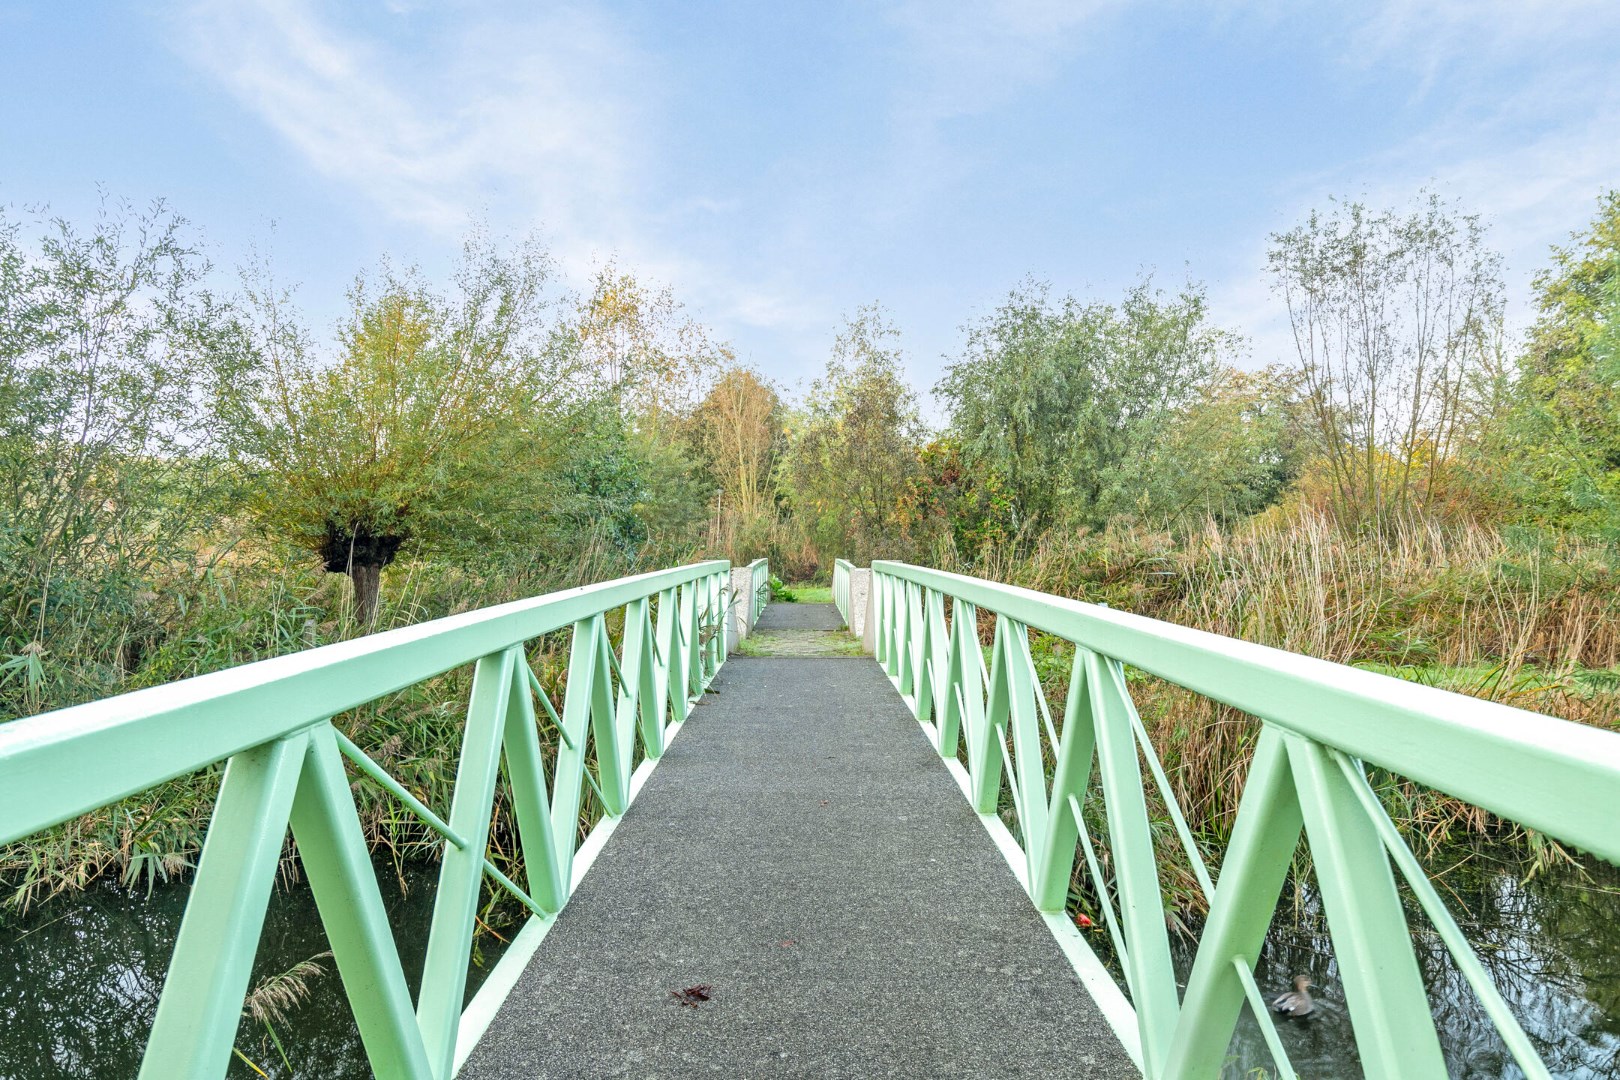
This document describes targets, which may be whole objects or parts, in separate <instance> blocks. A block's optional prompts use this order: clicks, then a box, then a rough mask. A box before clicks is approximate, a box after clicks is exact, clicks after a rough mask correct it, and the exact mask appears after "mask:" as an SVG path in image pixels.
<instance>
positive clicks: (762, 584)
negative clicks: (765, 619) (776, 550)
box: [748, 559, 771, 629]
mask: <svg viewBox="0 0 1620 1080" xmlns="http://www.w3.org/2000/svg"><path fill="white" fill-rule="evenodd" d="M748 583H749V585H748V587H749V590H750V591H749V596H751V597H752V598H753V601H752V603H753V606H752V608H751V610H752V612H753V614H752V615H750V616H749V618H748V626H749V628H750V629H752V628H753V625H754V622H755V620H757V619H758V618H759V617H760V616H761V615H762V614H764V612H765V605H766V604H769V603H770V602H771V564H770V562H769V560H766V559H755V560H754V561H753V562H751V563H749V564H748Z"/></svg>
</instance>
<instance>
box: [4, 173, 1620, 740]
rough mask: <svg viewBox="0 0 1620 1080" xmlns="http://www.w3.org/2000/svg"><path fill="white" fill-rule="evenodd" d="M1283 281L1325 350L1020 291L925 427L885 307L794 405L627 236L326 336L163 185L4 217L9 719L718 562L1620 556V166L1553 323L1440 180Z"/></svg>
mask: <svg viewBox="0 0 1620 1080" xmlns="http://www.w3.org/2000/svg"><path fill="white" fill-rule="evenodd" d="M1268 270H1269V274H1270V278H1271V282H1272V284H1273V287H1274V293H1275V297H1276V303H1277V305H1278V309H1279V311H1280V312H1286V314H1287V317H1288V320H1289V325H1290V326H1291V327H1292V330H1293V338H1294V341H1295V344H1296V355H1294V356H1292V357H1288V358H1285V359H1283V360H1281V361H1280V362H1278V363H1275V364H1272V365H1270V366H1267V367H1264V368H1261V369H1258V370H1252V369H1245V367H1244V366H1243V361H1244V355H1243V348H1244V345H1243V340H1242V338H1241V336H1240V335H1241V329H1242V328H1241V327H1234V326H1229V325H1225V324H1223V322H1222V320H1221V317H1220V312H1218V311H1212V310H1211V308H1210V305H1209V302H1208V299H1207V297H1206V295H1205V293H1204V290H1203V289H1202V287H1201V286H1199V285H1196V284H1188V285H1186V286H1184V287H1182V288H1180V289H1179V290H1176V291H1168V292H1167V291H1165V290H1163V289H1161V288H1158V287H1156V286H1155V284H1154V283H1153V281H1152V279H1151V278H1148V277H1145V278H1143V279H1142V280H1140V281H1138V282H1137V283H1136V284H1134V285H1132V286H1131V287H1129V288H1128V289H1126V291H1125V292H1124V294H1123V295H1122V296H1120V297H1119V298H1118V299H1116V300H1099V299H1087V298H1078V297H1075V296H1069V295H1060V294H1057V293H1055V292H1054V290H1052V289H1051V288H1050V286H1048V285H1047V284H1045V283H1043V282H1041V281H1038V280H1035V279H1026V280H1024V281H1021V282H1018V283H1016V284H1014V285H1013V286H1012V287H1011V288H1010V290H1009V291H1008V292H1007V294H1006V295H1005V296H1004V297H1003V298H1002V299H1001V301H1000V302H999V303H998V304H996V305H995V306H994V308H993V309H992V310H990V311H989V313H988V314H986V315H984V316H983V317H981V318H979V319H977V320H975V321H972V322H970V323H968V324H967V325H966V326H964V327H963V328H962V333H963V336H962V340H961V345H960V347H959V349H958V350H957V352H956V354H955V356H954V357H952V358H951V360H950V363H949V364H948V365H947V367H946V369H945V371H944V374H943V376H942V378H941V379H940V380H939V382H938V384H937V385H936V386H934V387H931V388H928V389H929V390H931V391H932V392H933V394H934V395H935V397H936V399H937V400H938V401H939V403H940V405H941V408H942V410H943V413H944V416H945V419H944V422H943V423H942V424H941V425H940V426H939V427H938V428H937V429H933V428H930V427H929V426H928V425H926V424H925V423H924V422H923V420H922V418H921V413H920V410H919V407H918V393H919V390H918V388H916V387H913V386H911V385H909V384H908V383H907V381H906V378H905V376H904V367H903V342H902V339H901V335H900V334H899V332H898V331H897V330H896V329H895V327H894V326H893V324H892V323H891V322H890V321H889V319H888V317H887V316H886V315H885V313H884V311H883V309H882V308H881V306H879V305H877V304H872V305H869V306H866V307H862V308H860V309H859V310H857V311H855V312H853V313H851V314H850V315H849V316H848V317H847V318H846V319H845V320H844V322H843V324H842V326H841V327H840V328H839V329H838V331H837V334H836V337H835V338H834V340H833V342H832V345H831V348H830V351H829V355H828V359H827V363H826V366H825V369H824V370H823V371H822V372H821V373H820V375H819V376H818V377H817V378H815V379H814V381H813V382H811V383H810V384H809V388H808V391H807V392H806V393H805V394H804V395H803V397H802V399H799V400H795V399H792V398H790V397H789V396H787V394H786V392H785V391H784V390H783V388H782V387H780V386H778V385H776V384H774V383H773V382H772V381H771V380H770V379H768V378H767V377H765V376H764V375H763V374H761V373H760V372H759V371H758V370H757V369H755V368H753V367H751V366H749V365H747V364H744V363H740V362H739V361H738V360H737V359H736V358H735V356H734V354H733V352H732V350H731V349H730V348H729V347H728V346H727V345H726V344H725V343H724V342H721V341H719V340H717V339H716V338H715V336H714V335H713V334H712V333H711V332H710V331H709V330H708V329H707V328H705V327H704V326H702V325H701V324H700V323H699V322H698V321H696V320H695V319H694V318H693V317H691V315H690V314H689V313H688V312H687V311H686V309H685V308H684V307H683V306H682V304H681V303H680V301H679V300H678V298H677V297H676V296H675V295H674V293H673V291H672V290H671V289H669V288H667V287H661V286H658V285H655V284H653V283H650V282H648V281H647V280H645V279H643V278H642V277H640V276H638V275H637V274H636V273H635V272H634V271H633V270H631V269H628V268H622V267H620V266H619V265H617V264H616V263H613V262H608V263H606V264H604V265H601V266H599V267H598V268H597V269H596V271H595V273H594V275H593V276H592V278H591V280H590V281H589V282H588V283H587V286H586V287H585V289H584V290H582V291H580V292H571V291H569V290H568V289H566V288H565V287H564V286H563V284H562V283H561V281H560V275H559V272H558V269H557V267H556V264H555V262H554V261H553V259H552V257H551V256H550V254H549V253H548V252H547V251H546V250H545V249H544V248H543V247H542V246H541V245H540V244H538V243H537V242H535V241H524V242H518V243H500V242H497V241H495V240H494V239H492V238H491V237H490V236H489V235H488V234H487V233H485V232H483V231H474V232H473V233H472V234H471V235H470V236H469V237H468V238H467V241H466V243H465V245H464V248H463V251H462V255H461V258H460V260H459V262H458V264H457V266H456V268H455V270H454V271H453V272H452V273H451V274H450V275H449V276H448V277H447V279H445V280H442V281H441V280H434V279H431V278H430V277H428V276H427V275H425V274H423V273H422V272H421V271H419V270H417V269H414V268H410V267H401V266H399V265H396V264H392V263H388V262H385V263H383V264H382V265H380V266H378V267H375V268H371V269H367V270H365V271H363V272H361V273H359V274H358V275H357V277H356V278H355V281H354V284H353V285H352V287H351V288H350V290H349V293H348V297H347V305H346V309H347V314H346V315H345V317H344V318H343V320H342V321H341V324H340V326H338V327H337V328H336V329H335V331H334V332H332V333H331V334H328V335H324V336H323V335H320V334H318V333H317V332H316V331H315V330H314V329H313V328H312V327H311V326H310V324H309V322H308V320H307V319H306V318H305V317H304V316H303V315H302V314H301V313H300V312H299V310H298V308H297V306H296V304H295V303H294V295H293V292H292V291H291V290H289V289H287V288H286V287H284V286H282V285H280V284H278V283H277V282H276V280H275V278H274V276H273V274H272V273H271V270H270V268H269V267H267V266H264V265H262V264H255V265H250V266H248V267H246V268H245V269H243V270H242V271H241V272H240V274H239V282H238V284H237V285H235V286H234V287H231V288H228V289H221V288H220V287H219V286H218V285H217V281H218V279H219V277H220V275H218V274H216V273H215V272H214V269H213V267H212V265H211V264H210V262H209V260H208V258H207V256H206V255H205V254H204V253H203V252H202V251H201V250H200V249H199V247H198V246H197V245H196V242H195V239H194V237H193V235H192V232H191V230H190V229H189V227H188V225H187V223H186V222H185V221H184V220H183V219H182V218H181V217H179V216H178V215H177V214H176V213H174V212H173V211H172V210H170V209H169V208H168V207H167V206H165V205H163V204H161V203H158V204H154V205H153V206H151V207H149V208H147V209H144V210H138V209H134V208H131V207H129V206H127V205H123V204H110V205H107V206H105V207H104V208H103V212H102V214H101V215H100V216H99V217H97V218H96V219H95V220H94V221H93V222H90V223H87V224H83V225H80V224H75V223H72V222H68V221H65V220H61V219H53V218H49V217H48V216H45V215H43V214H35V215H31V216H28V217H25V218H22V219H15V218H10V217H0V484H3V486H4V490H3V491H0V637H3V641H0V709H3V710H4V711H3V713H0V715H5V716H15V715H19V714H22V713H27V712H32V711H38V710H39V709H42V708H46V707H52V706H56V705H62V704H68V703H71V702H74V701H80V700H86V699H88V698H91V697H96V696H103V695H105V694H108V693H113V692H117V691H118V690H121V689H127V688H131V687H133V686H138V685H149V684H151V683H153V682H160V681H164V680H166V679H169V678H175V677H179V676H183V675H186V674H192V673H195V672H197V671H200V670H205V669H207V668H208V667H211V666H218V665H220V664H223V663H229V662H235V661H238V660H242V659H251V658H253V657H255V656H258V655H268V654H270V653H273V652H275V651H284V650H286V649H289V648H297V647H301V646H304V645H308V644H314V643H318V642H320V641H324V640H332V639H334V638H336V637H341V636H344V635H346V634H349V633H356V632H364V631H366V630H368V629H370V628H372V627H374V626H376V625H379V623H380V622H386V623H387V624H389V625H393V624H398V623H401V622H408V621H414V620H416V619H419V618H424V617H431V616H433V615H436V614H442V613H446V612H448V611H452V610H461V609H464V608H466V607H471V606H476V605H477V604H480V603H489V602H494V601H496V600H499V599H507V598H510V597H511V596H514V595H523V594H524V593H525V592H536V591H543V590H544V589H546V588H554V587H558V586H561V585H566V584H574V583H578V582H580V581H584V580H591V579H594V578H600V577H607V576H613V575H615V574H618V573H624V572H629V571H631V570H634V569H638V568H642V567H647V566H650V565H658V564H667V563H671V562H678V561H686V560H689V559H691V558H695V557H699V556H717V557H718V556H723V557H728V558H731V559H732V560H733V561H736V562H742V561H746V560H748V559H752V558H755V557H758V556H760V555H767V556H769V557H770V559H771V563H772V568H773V570H774V571H775V572H776V573H777V574H779V575H780V576H781V577H783V578H787V579H790V580H805V579H809V578H812V577H816V576H820V575H825V574H826V573H827V572H828V568H829V567H830V565H831V562H832V560H833V559H834V558H835V557H846V558H851V559H854V560H857V561H860V562H864V561H866V560H869V559H871V558H905V559H913V560H917V561H924V562H930V563H933V564H936V565H941V566H949V567H952V568H957V569H968V570H975V571H978V572H983V573H986V574H989V575H991V576H996V575H1001V576H1013V577H1016V576H1019V575H1020V573H1021V572H1022V571H1021V570H1020V568H1021V567H1026V566H1027V565H1029V564H1028V560H1029V559H1031V558H1034V557H1035V556H1036V554H1037V553H1039V552H1041V551H1043V550H1049V549H1050V546H1051V545H1052V544H1053V543H1054V542H1055V541H1056V540H1064V541H1067V542H1073V541H1075V539H1076V538H1083V537H1093V538H1101V537H1107V536H1109V535H1117V534H1121V533H1123V532H1126V531H1132V530H1134V531H1136V532H1138V533H1140V532H1141V531H1142V530H1149V531H1154V532H1157V533H1160V534H1163V535H1164V536H1166V537H1168V538H1169V542H1170V543H1177V542H1179V541H1178V540H1177V538H1185V537H1190V536H1196V535H1207V534H1208V532H1209V530H1211V529H1213V530H1217V531H1220V530H1230V529H1234V528H1238V527H1240V526H1245V525H1248V524H1251V523H1255V522H1265V521H1270V522H1272V523H1273V524H1274V527H1276V528H1280V529H1286V528H1288V527H1289V526H1288V525H1287V522H1288V521H1289V520H1292V519H1291V518H1290V515H1294V516H1295V517H1297V515H1299V514H1302V513H1305V514H1311V515H1316V516H1318V517H1320V518H1321V519H1322V520H1324V521H1327V522H1329V523H1330V524H1331V527H1332V528H1333V529H1334V530H1336V531H1337V532H1338V533H1339V534H1342V535H1343V536H1345V537H1349V538H1353V539H1354V540H1355V542H1357V543H1368V544H1372V545H1379V544H1383V545H1385V546H1386V547H1387V546H1388V545H1390V544H1394V543H1396V542H1397V537H1398V536H1399V535H1400V534H1401V533H1402V531H1403V530H1410V529H1411V528H1412V527H1414V523H1419V524H1421V523H1438V524H1439V525H1444V526H1446V527H1454V526H1455V527H1462V526H1467V527H1473V528H1483V529H1488V530H1494V531H1496V532H1498V533H1503V534H1504V535H1506V534H1507V533H1513V535H1517V536H1522V537H1527V538H1529V540H1528V541H1527V542H1534V543H1538V544H1552V545H1554V546H1556V544H1557V543H1559V542H1562V541H1563V540H1565V539H1572V540H1578V541H1579V542H1581V543H1583V544H1588V545H1594V544H1595V545H1598V546H1599V547H1601V548H1609V547H1612V544H1613V541H1614V540H1615V539H1616V537H1617V535H1620V501H1617V500H1620V191H1610V192H1608V193H1606V194H1603V195H1602V196H1600V197H1599V198H1598V199H1597V201H1596V206H1595V208H1594V213H1593V216H1592V220H1591V223H1590V225H1589V226H1588V227H1587V228H1586V229H1585V230H1583V231H1582V232H1580V233H1578V234H1576V235H1575V236H1574V237H1573V238H1572V239H1571V240H1569V241H1568V242H1567V243H1564V244H1561V245H1555V246H1553V247H1552V251H1551V257H1550V260H1549V262H1548V265H1547V266H1546V267H1545V268H1544V269H1543V270H1542V271H1541V272H1540V273H1539V274H1538V275H1537V276H1536V278H1535V280H1534V285H1533V289H1534V296H1533V301H1534V306H1535V311H1536V319H1535V322H1534V325H1533V326H1532V327H1531V328H1530V330H1529V332H1528V334H1527V335H1526V336H1525V337H1524V339H1523V340H1515V339H1514V338H1512V337H1511V336H1510V335H1509V334H1508V332H1507V330H1506V328H1505V326H1504V317H1503V312H1504V309H1505V306H1506V305H1505V300H1506V297H1505V286H1504V283H1503V279H1502V270H1501V259H1500V256H1499V255H1498V254H1497V253H1496V252H1495V251H1494V250H1492V248H1491V246H1490V241H1489V236H1488V233H1487V231H1486V229H1485V228H1484V226H1483V225H1482V224H1481V222H1480V220H1479V219H1478V217H1477V216H1475V215H1472V214H1470V213H1468V212H1467V211H1466V209H1465V208H1463V207H1461V206H1459V205H1457V204H1456V203H1454V202H1449V201H1447V200H1445V199H1442V198H1441V197H1439V196H1437V195H1434V194H1432V193H1420V194H1419V195H1418V196H1416V197H1415V198H1414V199H1413V200H1412V201H1411V202H1410V203H1409V204H1407V205H1405V206H1402V207H1393V208H1381V207H1370V206H1367V205H1364V204H1361V203H1356V202H1333V203H1331V204H1330V205H1329V206H1327V207H1325V208H1323V209H1321V210H1319V211H1317V212H1313V213H1312V214H1310V215H1309V216H1308V217H1307V218H1306V219H1305V220H1304V221H1302V222H1300V223H1299V224H1298V225H1297V226H1295V227H1294V228H1292V229H1289V230H1286V231H1283V232H1279V233H1276V234H1274V235H1272V236H1271V237H1270V242H1269V248H1268ZM1515 530H1516V531H1517V532H1514V531H1515ZM1504 531H1505V532H1504ZM328 573H330V574H332V575H341V577H340V578H338V577H335V578H334V580H342V579H343V578H346V579H347V580H348V582H349V583H350V585H349V587H348V588H347V589H344V590H338V589H335V588H334V586H333V584H332V583H331V582H330V581H328V580H327V579H326V577H325V575H326V574H328ZM1082 577H1083V575H1082ZM1085 580H1090V579H1089V578H1088V579H1085ZM1026 583H1027V582H1026ZM1045 583H1046V584H1047V586H1048V587H1052V588H1054V589H1056V590H1059V591H1069V592H1079V591H1083V589H1082V588H1081V585H1082V584H1083V581H1082V580H1081V579H1078V578H1077V579H1072V580H1069V579H1064V580H1058V581H1050V580H1048V581H1046V582H1045ZM232 620H234V621H232ZM221 639H224V640H226V644H225V645H224V646H223V647H222V651H219V650H213V649H211V648H210V647H209V646H208V645H207V644H206V642H209V641H218V640H221ZM232 642H234V644H232Z"/></svg>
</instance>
